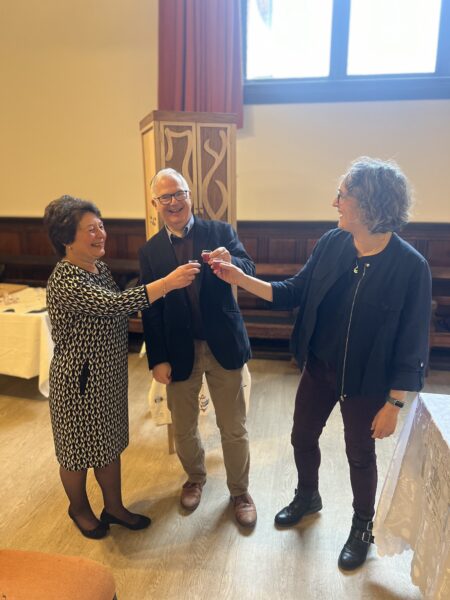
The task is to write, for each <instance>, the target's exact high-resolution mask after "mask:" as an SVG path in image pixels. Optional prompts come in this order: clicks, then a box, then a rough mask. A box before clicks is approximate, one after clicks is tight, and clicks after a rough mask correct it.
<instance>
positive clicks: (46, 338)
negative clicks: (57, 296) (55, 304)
mask: <svg viewBox="0 0 450 600" xmlns="http://www.w3.org/2000/svg"><path fill="white" fill-rule="evenodd" d="M30 311H41V312H30ZM52 355H53V342H52V339H51V335H50V321H49V318H48V314H47V312H46V311H45V289H43V288H26V289H25V290H22V291H20V292H16V293H15V294H11V295H10V296H9V298H8V304H4V303H2V304H0V373H3V374H4V375H12V376H14V377H23V378H25V379H30V378H31V377H36V376H37V375H39V391H40V392H41V394H43V395H44V396H48V376H49V368H50V361H51V358H52Z"/></svg>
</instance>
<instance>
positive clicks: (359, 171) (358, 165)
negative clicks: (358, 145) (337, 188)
mask: <svg viewBox="0 0 450 600" xmlns="http://www.w3.org/2000/svg"><path fill="white" fill-rule="evenodd" d="M343 182H344V184H345V187H346V188H347V192H348V193H350V194H351V195H352V196H354V197H355V198H356V199H357V200H358V203H359V206H360V209H361V213H362V215H361V216H362V219H363V222H364V224H365V225H366V226H367V227H368V229H369V231H370V232H371V233H385V232H387V231H399V230H400V229H402V228H403V227H404V226H405V225H406V223H408V221H409V216H410V209H411V205H412V196H411V187H410V185H409V182H408V180H407V178H406V176H405V175H404V173H403V172H402V170H401V169H400V167H399V166H398V165H397V163H395V162H394V161H392V160H388V161H383V160H381V159H379V158H369V157H368V156H361V157H360V158H357V159H356V160H354V161H353V162H352V163H351V165H350V168H349V170H348V171H347V173H346V174H345V175H344V179H343Z"/></svg>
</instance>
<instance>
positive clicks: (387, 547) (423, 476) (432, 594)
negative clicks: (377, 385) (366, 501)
mask: <svg viewBox="0 0 450 600" xmlns="http://www.w3.org/2000/svg"><path fill="white" fill-rule="evenodd" d="M449 446H450V396H446V395H440V394H420V395H419V396H418V397H417V398H416V400H415V401H414V404H413V406H412V407H411V410H410V413H409V415H408V416H407V418H406V421H405V424H404V427H403V430H402V432H401V434H400V437H399V440H398V442H397V446H396V448H395V451H394V455H393V458H392V461H391V464H390V467H389V470H388V474H387V477H386V482H385V484H384V487H383V490H382V492H381V497H380V501H379V503H378V507H377V513H376V516H375V521H374V536H375V542H376V546H377V549H378V553H379V554H380V555H381V556H383V555H385V554H387V555H389V556H392V555H393V554H400V553H401V552H403V551H404V550H406V549H412V550H413V558H412V562H411V579H412V582H413V583H414V584H415V585H417V586H418V587H419V588H420V590H421V592H422V594H423V595H424V597H425V598H426V599H433V600H444V599H445V600H448V599H449V598H450V557H449V546H450V504H449V503H450V448H449Z"/></svg>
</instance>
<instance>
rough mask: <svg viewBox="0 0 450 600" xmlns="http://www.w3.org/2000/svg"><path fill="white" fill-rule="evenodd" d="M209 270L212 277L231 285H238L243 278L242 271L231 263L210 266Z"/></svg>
mask: <svg viewBox="0 0 450 600" xmlns="http://www.w3.org/2000/svg"><path fill="white" fill-rule="evenodd" d="M211 268H212V270H213V272H214V275H217V277H218V278H219V279H222V281H225V282H226V283H230V284H232V285H240V283H241V281H242V278H243V277H245V273H244V271H243V270H242V269H240V268H239V267H236V265H233V264H232V263H228V262H221V263H215V264H212V265H211Z"/></svg>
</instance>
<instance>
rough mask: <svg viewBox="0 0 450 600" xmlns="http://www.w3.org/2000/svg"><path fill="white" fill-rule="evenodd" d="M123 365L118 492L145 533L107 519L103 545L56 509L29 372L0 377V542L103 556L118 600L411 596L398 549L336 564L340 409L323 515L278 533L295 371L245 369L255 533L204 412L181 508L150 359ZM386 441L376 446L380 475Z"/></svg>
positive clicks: (332, 426)
mask: <svg viewBox="0 0 450 600" xmlns="http://www.w3.org/2000/svg"><path fill="white" fill-rule="evenodd" d="M129 364H130V395H129V397H130V428H131V443H130V446H129V448H128V449H127V450H126V452H125V453H124V455H123V474H124V477H123V490H124V497H125V499H126V502H127V503H128V505H129V506H130V507H131V508H132V509H133V510H136V511H141V512H143V513H145V514H149V515H151V517H152V519H153V524H152V526H151V527H150V529H148V530H146V531H141V532H130V531H127V530H124V529H123V528H120V527H114V526H113V527H112V529H111V532H110V534H109V536H108V537H107V538H105V539H104V540H101V541H93V540H87V539H85V538H83V537H82V536H81V534H80V533H79V532H78V531H77V530H76V529H75V527H74V525H73V524H72V522H71V521H70V520H69V518H68V517H67V514H66V511H67V501H66V498H65V495H64V493H63V489H62V486H61V484H60V481H59V477H58V466H57V463H56V460H55V457H54V451H53V442H52V436H51V430H50V422H49V415H48V403H47V400H45V399H44V398H43V397H42V396H40V394H39V393H38V392H37V381H36V379H33V380H30V381H24V380H20V379H15V378H11V377H5V376H0V430H1V446H0V464H1V469H2V478H1V486H0V507H1V509H0V547H8V548H18V549H25V550H27V549H28V550H42V551H46V552H58V553H62V554H70V555H77V556H87V557H89V558H92V559H95V560H97V561H100V562H101V563H104V564H105V565H108V566H109V567H110V568H111V569H112V570H113V573H114V576H115V579H116V583H117V589H118V598H119V600H150V599H158V600H166V599H167V600H169V599H174V600H184V599H187V600H196V599H199V600H203V599H206V598H208V599H209V598H218V599H220V600H235V599H239V600H251V599H254V600H265V599H270V600H278V599H280V600H291V599H292V600H294V599H301V600H312V599H314V600H322V599H323V600H325V599H326V600H329V599H332V600H333V599H346V600H349V599H350V600H352V599H354V600H360V599H367V600H369V599H370V600H379V599H383V600H403V599H405V600H406V599H408V600H418V599H419V598H420V594H419V591H418V589H417V588H415V587H414V586H413V585H412V584H411V583H410V576H409V569H410V558H411V556H410V554H408V553H405V554H402V555H400V556H397V557H392V558H389V557H383V558H379V557H378V556H377V555H376V550H375V549H372V550H371V553H370V558H369V559H368V561H367V563H366V565H365V567H364V568H362V569H360V570H359V571H357V572H355V573H354V574H351V575H344V574H342V573H341V572H340V571H339V570H338V568H337V564H336V563H337V557H338V554H339V552H340V549H341V547H342V544H343V543H344V541H345V539H346V537H347V534H348V530H349V527H350V520H351V513H352V511H351V494H350V485H349V481H348V467H347V463H346V458H345V454H344V447H343V437H342V424H341V419H340V414H339V412H338V411H334V412H333V414H332V417H331V419H330V422H329V425H328V426H327V428H326V431H325V432H324V434H323V436H322V445H321V447H322V456H323V459H322V468H321V493H322V497H323V501H324V509H323V511H322V512H321V513H319V514H318V515H312V516H310V517H307V518H305V519H304V520H303V521H302V522H301V523H300V524H299V525H297V526H296V527H293V528H291V529H286V530H282V531H280V530H277V529H276V528H275V527H274V525H273V516H274V514H275V513H276V512H277V511H278V510H279V509H280V508H281V507H282V506H284V505H285V504H286V503H288V502H289V501H290V500H291V498H292V495H293V490H294V487H295V469H294V463H293V458H292V451H291V446H290V441H289V434H290V426H291V419H292V409H293V398H294V393H295V390H296V387H297V383H298V379H299V373H298V371H297V369H296V368H295V367H294V366H293V365H292V364H291V363H289V362H284V361H264V360H253V361H252V362H251V364H250V370H251V373H252V378H253V384H252V400H251V406H250V412H249V419H248V425H249V432H250V443H251V456H252V466H251V489H250V491H251V493H252V495H253V497H254V499H255V501H256V504H257V507H258V515H259V516H258V523H257V526H256V528H255V530H254V531H251V532H246V531H242V530H239V528H238V527H237V526H236V524H235V522H234V520H233V515H232V511H231V507H230V504H229V498H228V494H227V488H226V486H225V474H224V468H223V463H222V458H221V449H220V440H219V437H218V433H217V430H216V427H215V424H214V416H213V414H209V415H207V416H206V417H204V418H202V419H201V430H202V434H203V439H204V443H205V447H206V450H207V467H208V473H209V475H208V481H207V484H206V486H205V488H204V494H203V499H202V503H201V505H200V507H199V508H198V509H197V511H196V512H194V513H192V514H184V513H183V511H182V510H181V509H180V506H179V501H178V496H179V489H180V486H181V485H182V483H183V482H184V480H185V478H184V475H183V472H182V470H181V467H180V465H179V463H178V459H177V457H176V455H171V456H169V455H168V454H167V440H166V430H165V429H166V428H165V427H156V426H155V425H154V423H153V422H152V420H151V419H150V418H149V416H148V409H147V400H146V396H147V390H148V387H149V374H148V370H147V366H146V359H145V358H143V359H140V358H139V356H138V355H137V354H131V355H130V359H129ZM426 391H429V392H440V393H450V373H449V372H442V371H441V372H438V371H435V372H431V373H430V376H429V378H428V382H427V388H426ZM402 416H403V418H404V416H405V415H402ZM395 440H396V437H395V436H394V437H392V438H390V439H387V440H384V441H382V442H379V443H378V448H377V452H378V457H379V471H380V482H382V481H383V479H384V475H385V473H386V470H387V466H388V463H389V457H390V455H391V452H392V450H393V447H394V444H395ZM380 488H381V485H380ZM89 494H90V497H91V498H92V503H93V506H94V508H95V510H96V512H97V514H98V513H99V512H100V510H101V508H102V501H101V496H100V493H99V489H98V487H97V485H96V483H95V480H94V479H93V478H92V477H90V479H89ZM30 600H31V599H30ZM83 600H88V599H83Z"/></svg>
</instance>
